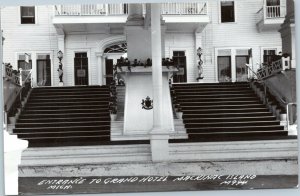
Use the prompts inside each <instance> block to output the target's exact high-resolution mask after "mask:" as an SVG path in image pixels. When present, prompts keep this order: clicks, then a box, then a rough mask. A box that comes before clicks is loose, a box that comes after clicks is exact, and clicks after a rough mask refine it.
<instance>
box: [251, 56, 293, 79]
mask: <svg viewBox="0 0 300 196" xmlns="http://www.w3.org/2000/svg"><path fill="white" fill-rule="evenodd" d="M290 62H291V61H290V57H287V58H285V57H282V58H281V59H279V60H277V61H274V62H272V63H271V64H270V65H266V66H264V67H262V68H260V69H258V71H257V77H258V79H259V80H262V79H265V78H267V77H269V76H272V75H274V74H277V73H279V72H281V71H284V70H286V69H290V68H291V63H290Z"/></svg>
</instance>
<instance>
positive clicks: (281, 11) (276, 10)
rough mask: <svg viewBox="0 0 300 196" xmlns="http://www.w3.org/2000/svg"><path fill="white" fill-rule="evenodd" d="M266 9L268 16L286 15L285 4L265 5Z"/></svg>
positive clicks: (278, 16) (281, 16)
mask: <svg viewBox="0 0 300 196" xmlns="http://www.w3.org/2000/svg"><path fill="white" fill-rule="evenodd" d="M264 10H265V11H264V12H265V16H266V18H284V17H285V15H286V7H285V6H265V7H264Z"/></svg>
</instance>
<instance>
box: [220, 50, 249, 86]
mask: <svg viewBox="0 0 300 196" xmlns="http://www.w3.org/2000/svg"><path fill="white" fill-rule="evenodd" d="M250 51H251V52H250ZM250 53H252V50H251V49H250V50H249V49H234V48H233V49H220V50H217V68H218V72H217V76H218V81H219V82H220V83H222V82H245V81H248V67H247V66H246V64H249V59H250V58H251V54H250Z"/></svg>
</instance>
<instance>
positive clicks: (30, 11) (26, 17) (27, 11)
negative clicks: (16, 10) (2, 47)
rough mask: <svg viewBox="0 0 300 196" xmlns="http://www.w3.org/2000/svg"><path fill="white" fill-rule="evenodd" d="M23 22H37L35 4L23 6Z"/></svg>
mask: <svg viewBox="0 0 300 196" xmlns="http://www.w3.org/2000/svg"><path fill="white" fill-rule="evenodd" d="M21 24H35V7H34V6H21Z"/></svg>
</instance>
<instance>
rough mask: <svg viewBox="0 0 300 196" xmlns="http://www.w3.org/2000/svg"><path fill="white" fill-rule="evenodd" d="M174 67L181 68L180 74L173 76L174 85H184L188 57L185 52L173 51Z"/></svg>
mask: <svg viewBox="0 0 300 196" xmlns="http://www.w3.org/2000/svg"><path fill="white" fill-rule="evenodd" d="M173 61H174V65H178V66H179V72H177V73H176V74H174V75H173V83H184V82H186V81H187V76H186V56H185V51H173Z"/></svg>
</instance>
